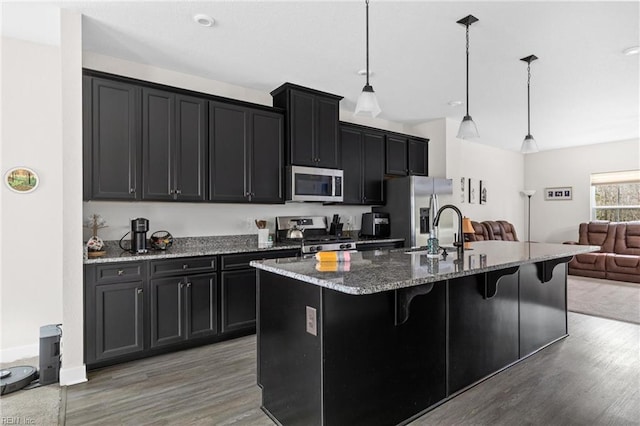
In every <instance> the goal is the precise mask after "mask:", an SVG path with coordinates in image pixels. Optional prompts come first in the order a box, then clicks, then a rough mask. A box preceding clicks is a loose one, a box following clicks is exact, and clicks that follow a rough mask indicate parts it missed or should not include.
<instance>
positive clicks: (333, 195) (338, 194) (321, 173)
mask: <svg viewBox="0 0 640 426" xmlns="http://www.w3.org/2000/svg"><path fill="white" fill-rule="evenodd" d="M342 175H343V172H342V170H334V169H321V168H316V167H303V166H289V167H288V168H287V201H319V202H341V201H342V200H343V196H342Z"/></svg>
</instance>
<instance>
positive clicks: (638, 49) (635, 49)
mask: <svg viewBox="0 0 640 426" xmlns="http://www.w3.org/2000/svg"><path fill="white" fill-rule="evenodd" d="M622 53H624V54H625V55H627V56H631V55H637V54H638V53H640V46H631V47H627V48H626V49H624V50H623V51H622Z"/></svg>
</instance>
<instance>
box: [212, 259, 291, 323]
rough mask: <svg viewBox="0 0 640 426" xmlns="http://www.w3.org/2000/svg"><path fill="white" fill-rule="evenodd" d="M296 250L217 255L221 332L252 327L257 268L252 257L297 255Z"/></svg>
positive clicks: (254, 313) (254, 319)
mask: <svg viewBox="0 0 640 426" xmlns="http://www.w3.org/2000/svg"><path fill="white" fill-rule="evenodd" d="M299 253H300V251H299V250H297V249H287V250H273V251H264V252H254V253H242V254H228V255H222V256H220V258H221V260H220V264H221V269H222V272H221V275H220V284H221V285H220V289H221V290H220V293H221V306H222V308H221V331H222V332H223V333H228V332H232V331H238V330H252V331H253V330H255V326H256V269H255V268H253V267H251V266H249V262H251V261H252V260H260V259H277V258H283V257H295V256H297V255H299Z"/></svg>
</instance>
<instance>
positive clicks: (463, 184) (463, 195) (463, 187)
mask: <svg viewBox="0 0 640 426" xmlns="http://www.w3.org/2000/svg"><path fill="white" fill-rule="evenodd" d="M468 196H469V195H468V194H467V178H466V177H461V178H460V202H461V203H466V202H467V197H468Z"/></svg>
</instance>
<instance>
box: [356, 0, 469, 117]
mask: <svg viewBox="0 0 640 426" xmlns="http://www.w3.org/2000/svg"><path fill="white" fill-rule="evenodd" d="M367 1H368V0H367ZM467 116H469V25H467Z"/></svg>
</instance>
